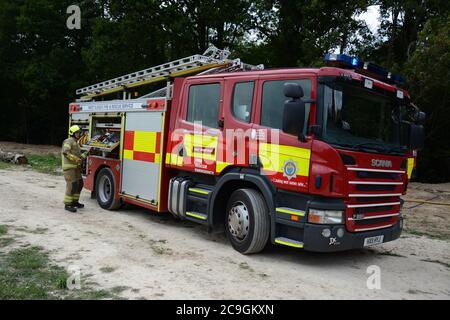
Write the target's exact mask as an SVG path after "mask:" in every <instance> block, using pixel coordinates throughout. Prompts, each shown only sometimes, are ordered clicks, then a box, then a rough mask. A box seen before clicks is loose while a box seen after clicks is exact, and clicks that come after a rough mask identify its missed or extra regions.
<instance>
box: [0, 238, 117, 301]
mask: <svg viewBox="0 0 450 320" xmlns="http://www.w3.org/2000/svg"><path fill="white" fill-rule="evenodd" d="M69 277H70V274H69V273H68V272H67V271H66V270H65V269H64V268H62V267H60V266H57V265H54V264H52V263H51V262H50V259H49V256H48V252H47V251H45V250H44V249H43V248H41V247H37V246H32V247H28V248H22V249H13V250H11V251H9V252H8V253H2V254H0V300H48V299H50V300H53V299H82V300H94V299H117V298H119V297H118V296H117V295H116V293H117V294H118V293H120V292H119V290H114V291H115V292H113V291H112V290H111V291H107V290H93V289H92V288H91V287H89V286H87V285H86V283H84V282H83V281H81V282H82V283H81V289H80V290H68V289H67V280H68V279H69Z"/></svg>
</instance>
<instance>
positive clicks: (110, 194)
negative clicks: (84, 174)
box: [95, 168, 121, 210]
mask: <svg viewBox="0 0 450 320" xmlns="http://www.w3.org/2000/svg"><path fill="white" fill-rule="evenodd" d="M115 195H116V180H115V178H114V174H113V173H112V171H111V169H109V168H103V169H102V170H100V172H99V173H98V175H97V179H96V180H95V197H96V198H97V202H98V204H99V205H100V207H102V208H103V209H106V210H115V209H118V208H120V205H121V202H120V199H115Z"/></svg>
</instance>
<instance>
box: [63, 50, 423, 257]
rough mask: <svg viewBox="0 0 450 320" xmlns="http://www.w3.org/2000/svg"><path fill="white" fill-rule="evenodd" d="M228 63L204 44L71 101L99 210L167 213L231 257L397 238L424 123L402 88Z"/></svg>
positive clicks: (350, 75) (326, 72)
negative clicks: (227, 249)
mask: <svg viewBox="0 0 450 320" xmlns="http://www.w3.org/2000/svg"><path fill="white" fill-rule="evenodd" d="M229 54H230V52H229V51H227V50H219V49H217V48H215V47H211V48H209V49H208V50H207V51H206V52H205V53H204V54H200V55H193V56H190V57H186V58H183V59H179V60H175V61H171V62H168V63H166V64H163V65H159V66H155V67H152V68H148V69H145V70H141V71H138V72H134V73H131V74H128V75H125V76H122V77H118V78H115V79H111V80H108V81H104V82H101V83H97V84H95V85H92V86H89V87H86V88H82V89H79V90H77V95H80V98H79V99H77V101H76V102H74V103H71V104H70V106H69V114H70V125H73V124H77V125H79V126H80V127H81V128H82V130H83V131H84V134H85V136H84V137H83V138H82V139H81V140H80V141H81V147H82V148H84V149H89V150H90V155H89V156H88V157H87V159H86V162H85V164H84V167H83V175H84V176H83V178H84V183H85V187H86V188H87V189H88V190H90V191H91V194H92V197H93V198H96V199H97V202H98V204H99V205H100V207H102V208H104V209H107V210H114V209H118V208H120V207H121V205H122V204H133V205H137V206H140V207H144V208H147V209H149V210H151V211H153V212H170V213H171V214H172V215H173V216H175V217H176V218H177V219H182V220H190V221H193V222H196V223H200V224H203V225H205V227H207V228H208V230H210V231H211V232H212V231H221V230H224V231H225V233H226V234H227V237H228V239H229V240H230V242H231V245H232V246H233V247H234V248H235V249H236V250H237V251H239V252H241V253H243V254H250V253H257V252H259V251H261V250H263V249H264V247H265V246H266V245H267V244H268V243H269V242H270V243H272V244H276V245H282V246H290V247H294V248H298V249H304V250H309V251H319V252H333V251H342V250H349V249H352V248H364V247H368V246H372V245H376V244H381V243H384V242H388V241H392V240H395V239H397V238H398V237H399V236H400V233H401V231H402V227H403V218H402V213H401V208H402V204H403V201H402V199H401V196H402V195H404V194H405V193H406V190H407V186H408V182H409V180H410V179H411V175H412V173H413V170H414V167H415V158H416V155H417V150H419V149H420V148H421V147H422V144H423V139H424V138H423V137H424V133H423V131H424V130H423V122H424V119H425V114H424V113H422V112H420V111H419V110H418V108H417V107H416V106H415V105H414V104H413V103H412V102H411V100H410V96H409V94H408V92H407V91H406V90H405V89H403V86H402V85H401V82H402V78H401V77H400V76H398V75H394V74H391V73H389V72H387V71H385V70H384V69H382V68H380V67H379V66H377V65H375V64H372V63H366V62H363V61H360V60H359V59H358V58H355V57H350V56H347V55H339V54H328V55H327V56H326V57H325V62H326V64H327V66H326V67H322V68H292V69H273V70H270V69H269V70H265V69H264V66H262V65H259V66H253V65H248V64H245V63H243V62H242V61H241V60H240V59H234V60H231V59H228V56H229ZM146 92H147V94H145V93H146ZM148 92H150V93H148Z"/></svg>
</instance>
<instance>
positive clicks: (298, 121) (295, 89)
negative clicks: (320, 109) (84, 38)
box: [282, 83, 305, 138]
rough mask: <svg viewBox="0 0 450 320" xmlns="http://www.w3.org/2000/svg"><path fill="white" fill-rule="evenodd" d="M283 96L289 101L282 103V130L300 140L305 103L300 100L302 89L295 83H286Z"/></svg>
mask: <svg viewBox="0 0 450 320" xmlns="http://www.w3.org/2000/svg"><path fill="white" fill-rule="evenodd" d="M284 95H285V96H286V97H288V98H291V100H287V101H286V102H285V103H284V111H283V128H282V129H283V131H284V132H286V133H288V134H292V135H294V136H297V137H299V138H300V137H302V135H303V127H304V125H305V103H304V102H303V101H302V100H301V99H300V98H302V97H303V88H302V87H301V86H300V85H298V84H296V83H286V84H285V85H284Z"/></svg>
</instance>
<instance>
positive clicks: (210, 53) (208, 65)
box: [76, 46, 264, 100]
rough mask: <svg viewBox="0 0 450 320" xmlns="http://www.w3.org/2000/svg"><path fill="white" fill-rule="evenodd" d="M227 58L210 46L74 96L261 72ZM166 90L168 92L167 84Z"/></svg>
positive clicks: (92, 96) (92, 87)
mask: <svg viewBox="0 0 450 320" xmlns="http://www.w3.org/2000/svg"><path fill="white" fill-rule="evenodd" d="M229 55H230V51H228V50H220V49H217V48H216V47H214V46H211V47H209V48H208V49H207V50H206V51H205V52H204V53H203V54H202V55H199V54H196V55H192V56H189V57H186V58H182V59H178V60H174V61H171V62H168V63H164V64H161V65H158V66H155V67H151V68H148V69H144V70H141V71H137V72H133V73H130V74H127V75H124V76H121V77H117V78H114V79H111V80H107V81H103V82H100V83H97V84H94V85H91V86H88V87H85V88H81V89H78V90H77V91H76V94H77V95H83V96H82V97H81V99H80V100H92V99H93V98H95V97H99V96H104V95H108V94H111V93H116V92H120V91H124V92H125V91H126V90H127V89H132V88H136V87H140V86H143V85H147V84H150V83H155V82H159V81H164V80H168V79H170V78H174V77H180V76H184V75H188V74H194V73H200V74H214V73H222V72H235V71H246V70H263V69H264V66H263V65H258V66H253V65H249V64H245V63H243V62H241V60H240V59H235V60H228V56H229ZM168 88H170V83H168ZM162 90H165V89H164V88H163V89H160V90H158V91H157V92H158V93H159V92H161V93H162ZM168 91H170V90H168ZM155 93H156V92H155ZM155 93H150V94H149V95H148V96H151V95H154V94H155ZM124 98H125V95H124Z"/></svg>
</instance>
